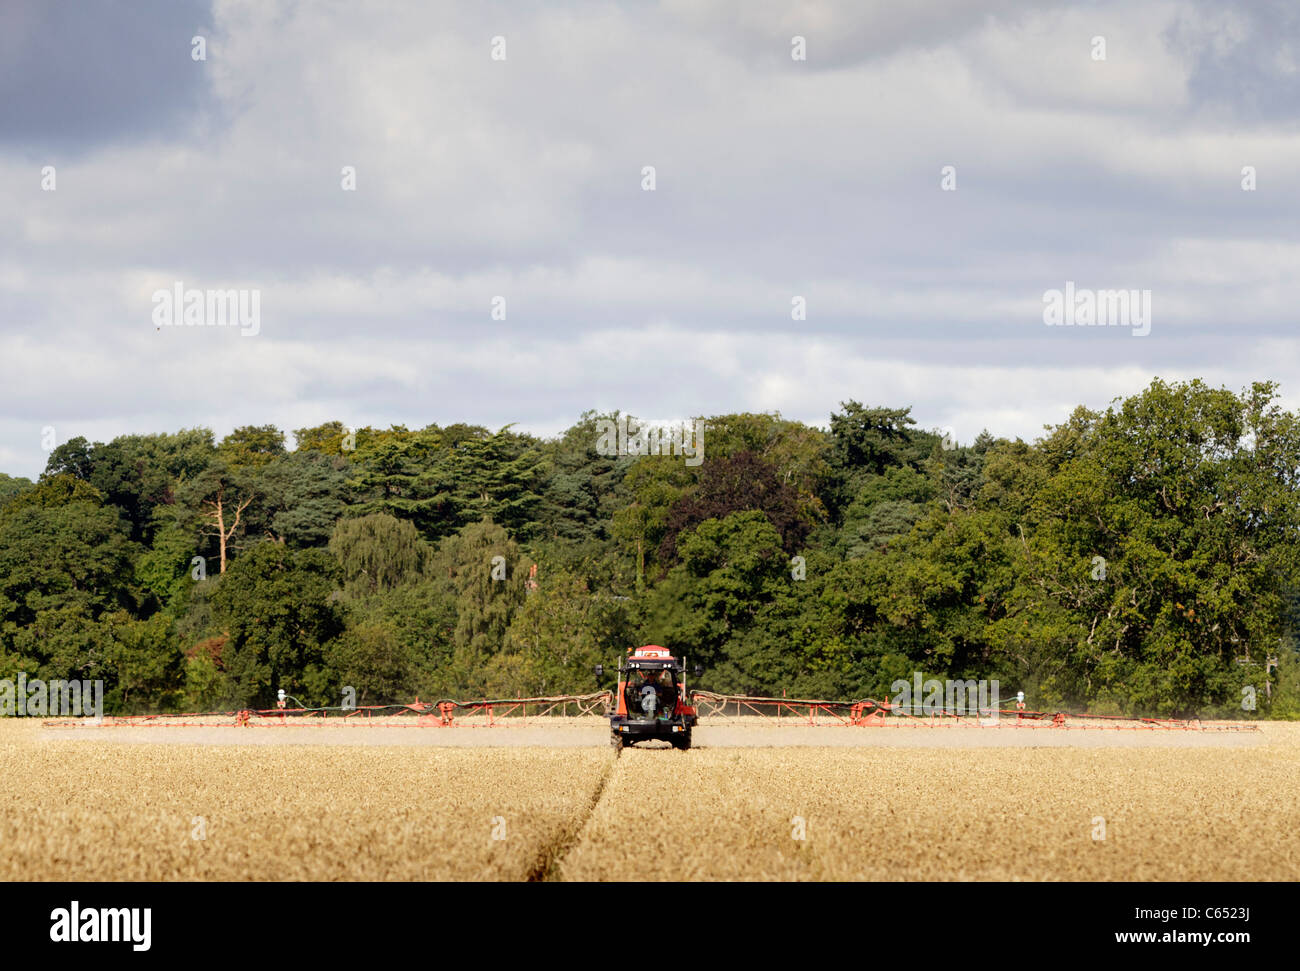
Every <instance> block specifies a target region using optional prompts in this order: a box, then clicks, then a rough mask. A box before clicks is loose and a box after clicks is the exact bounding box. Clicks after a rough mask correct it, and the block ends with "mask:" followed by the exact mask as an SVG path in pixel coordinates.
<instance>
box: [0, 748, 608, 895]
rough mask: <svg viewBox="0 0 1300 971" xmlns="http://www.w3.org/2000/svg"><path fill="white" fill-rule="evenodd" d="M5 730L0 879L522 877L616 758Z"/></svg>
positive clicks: (0, 757) (577, 818)
mask: <svg viewBox="0 0 1300 971" xmlns="http://www.w3.org/2000/svg"><path fill="white" fill-rule="evenodd" d="M12 724H13V723H12V722H9V724H8V725H5V726H4V728H3V729H0V773H3V778H4V779H5V784H6V789H7V793H6V799H5V801H4V803H3V804H2V805H0V846H2V847H3V848H4V850H3V853H2V854H0V879H4V880H522V879H525V878H527V877H529V876H536V875H541V874H542V872H543V871H544V870H545V868H546V866H547V864H548V863H549V862H550V854H552V853H553V852H554V851H555V848H556V847H558V846H560V845H563V843H564V842H565V840H566V839H567V838H568V837H570V836H571V835H572V833H573V832H574V831H576V829H577V827H578V825H579V823H580V822H581V820H582V818H583V817H584V816H585V814H586V813H587V811H588V810H589V809H590V804H591V803H590V800H591V798H592V795H593V793H594V792H595V791H596V789H597V788H598V785H599V781H600V779H601V777H602V776H603V774H604V773H605V772H606V770H607V767H608V765H609V764H610V762H611V761H612V758H613V755H612V753H611V752H609V751H608V750H606V749H574V750H568V751H558V750H546V749H530V748H508V749H507V748H494V749H481V748H480V749H451V748H434V747H420V748H413V747H406V748H392V747H369V746H348V747H335V746H331V747H317V746H293V747H286V746H272V745H261V744H259V745H255V746H203V745H186V744H162V745H136V744H122V743H120V742H113V741H104V742H95V741H62V740H58V741H40V740H38V739H37V738H36V736H35V735H34V734H33V733H32V732H30V731H28V732H23V731H22V729H23V728H24V727H26V726H19V727H18V728H17V729H15V728H12V727H11V726H12ZM106 731H107V730H106ZM172 731H181V730H176V729H173V730H172ZM248 731H254V730H253V729H249V730H248ZM198 836H202V837H203V838H201V839H200V838H196V837H198ZM494 836H496V837H500V838H495V839H494V838H493V837H494Z"/></svg>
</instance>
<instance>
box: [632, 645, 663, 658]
mask: <svg viewBox="0 0 1300 971" xmlns="http://www.w3.org/2000/svg"><path fill="white" fill-rule="evenodd" d="M629 653H630V654H631V656H632V658H633V659H634V660H638V661H639V660H641V659H643V658H646V659H648V658H666V659H667V660H669V661H671V660H673V655H672V652H671V651H669V650H668V648H666V647H660V646H659V645H658V644H647V645H645V647H638V648H637V649H636V650H634V651H630V652H629Z"/></svg>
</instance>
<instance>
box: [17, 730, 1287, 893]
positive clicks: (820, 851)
mask: <svg viewBox="0 0 1300 971" xmlns="http://www.w3.org/2000/svg"><path fill="white" fill-rule="evenodd" d="M103 731H104V734H103V740H100V737H99V736H97V735H96V734H95V732H93V731H92V732H78V733H76V736H75V738H69V737H67V736H66V734H65V735H64V736H62V737H61V736H59V735H58V734H57V733H55V732H52V731H42V730H40V728H39V726H36V725H34V724H31V723H20V722H17V721H16V720H11V719H6V720H4V721H0V771H3V772H4V776H5V779H6V780H7V783H8V791H9V798H8V799H7V800H5V801H4V803H3V804H0V840H3V845H4V847H5V853H4V854H3V856H2V857H0V878H3V879H5V880H529V879H561V880H855V881H859V880H870V881H876V880H1229V881H1257V880H1296V879H1300V726H1297V725H1267V726H1264V731H1263V732H1262V733H1259V734H1254V733H1252V735H1251V736H1249V737H1247V736H1242V737H1241V738H1239V739H1232V738H1229V737H1225V736H1211V735H1198V734H1192V733H1186V734H1184V733H1179V736H1181V737H1179V736H1173V735H1171V734H1170V733H1109V732H1108V733H1100V732H1096V733H1094V732H1079V733H1066V734H1067V735H1070V736H1072V737H1065V738H1063V739H1062V737H1061V736H1059V735H1056V734H1053V735H1050V736H1047V735H1040V736H1039V741H1035V740H1034V738H1033V737H1032V736H1034V735H1035V734H1036V733H1032V732H1028V733H1016V732H1015V731H1011V732H1003V733H998V734H996V735H993V736H990V734H989V733H987V732H986V733H985V734H984V735H983V736H981V737H980V738H979V739H978V740H976V739H971V740H965V739H963V737H962V736H961V735H960V734H957V733H945V732H926V731H925V730H924V729H922V730H919V731H920V732H923V733H924V734H921V735H919V736H917V735H916V734H915V733H913V732H910V731H909V732H907V733H899V732H880V731H875V732H873V731H872V730H870V729H851V730H845V733H843V734H838V735H837V734H827V735H818V734H816V733H818V732H820V731H822V730H821V729H810V730H808V731H805V732H804V733H802V734H801V735H800V734H798V733H797V732H796V734H795V735H791V730H782V731H781V732H768V733H765V732H764V731H763V730H761V729H754V730H753V731H746V730H744V729H740V728H734V727H733V728H732V729H730V734H723V733H718V735H717V738H718V739H720V740H722V741H721V742H720V743H719V744H712V745H710V744H708V742H707V741H706V740H707V739H708V738H709V735H708V733H707V732H706V731H704V729H703V726H701V729H700V730H699V739H700V741H699V743H698V744H697V747H696V748H695V749H693V750H691V751H689V752H675V751H673V750H671V749H666V748H665V749H640V748H638V749H632V750H628V751H625V752H624V753H623V755H622V756H621V757H619V758H615V756H614V753H613V752H612V750H611V749H610V748H609V747H608V746H607V745H605V744H602V743H601V742H602V741H603V731H602V730H601V728H600V723H599V722H595V723H594V724H593V725H587V726H585V727H583V726H573V725H570V726H568V727H567V729H566V728H565V727H557V728H556V729H555V730H554V731H555V732H556V733H557V734H558V735H563V734H564V733H565V731H571V732H585V733H586V734H581V735H572V734H571V735H569V736H567V737H565V738H564V739H563V740H559V741H557V744H556V745H554V746H540V745H537V744H535V741H536V739H537V738H538V733H539V731H540V729H539V728H538V727H537V726H536V725H535V724H534V725H531V726H530V727H529V728H528V730H527V732H526V733H524V734H522V735H520V736H512V734H511V732H512V729H510V728H502V729H490V730H481V729H480V730H476V729H472V728H464V729H456V730H454V731H457V732H461V733H469V734H462V735H459V736H456V738H457V740H456V741H455V742H451V739H452V737H453V736H452V735H451V734H448V733H441V734H440V731H439V730H431V731H427V732H426V731H421V730H414V731H410V732H406V733H399V734H402V735H403V738H404V740H405V743H404V744H400V745H388V744H383V745H370V744H364V743H363V742H364V732H362V733H358V732H352V733H349V738H348V741H349V744H334V743H333V742H330V743H329V744H285V742H287V741H288V740H289V739H290V738H293V739H294V740H295V741H298V742H303V741H311V736H310V735H303V734H298V735H293V736H290V735H288V734H285V735H281V736H277V735H276V734H274V732H272V731H261V732H259V731H258V730H251V729H239V730H232V732H233V734H232V735H230V736H228V737H223V741H221V742H220V743H217V744H212V743H210V742H203V743H198V742H195V741H193V740H191V741H188V742H187V741H184V740H185V738H186V735H185V733H186V732H187V731H188V730H186V729H170V730H168V735H167V737H166V739H165V740H161V741H155V740H150V741H140V740H133V741H132V742H129V743H128V742H124V741H122V740H121V739H122V738H123V737H126V736H115V735H114V734H113V732H112V731H111V730H103ZM295 731H298V732H300V733H310V732H312V731H313V730H312V729H301V730H295ZM450 731H452V730H448V732H450ZM827 731H831V732H833V731H834V730H827ZM178 732H179V733H180V734H176V733H178ZM249 732H252V734H251V735H250V734H248V733H249ZM241 733H242V734H241ZM542 734H543V735H544V734H545V733H544V732H543V733H542ZM87 736H89V737H87ZM1139 736H1144V737H1139ZM229 738H234V739H248V740H249V741H250V742H255V744H232V743H230V741H229ZM822 738H825V739H827V740H830V739H835V742H834V743H833V744H824V745H822V744H815V743H816V742H817V741H818V740H819V739H822ZM1048 738H1050V739H1051V740H1052V742H1053V744H1045V743H1044V742H1043V740H1045V739H1048ZM592 739H595V740H596V743H595V744H587V743H588V742H589V741H590V740H592ZM738 739H739V740H740V741H737V740H738ZM792 739H796V740H794V741H792ZM282 740H283V741H282ZM516 741H518V742H520V743H522V744H515V742H516ZM579 743H581V744H579Z"/></svg>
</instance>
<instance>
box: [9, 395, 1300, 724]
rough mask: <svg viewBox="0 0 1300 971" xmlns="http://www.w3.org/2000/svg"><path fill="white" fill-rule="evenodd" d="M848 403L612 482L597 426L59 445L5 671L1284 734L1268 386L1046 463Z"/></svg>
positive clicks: (127, 705)
mask: <svg viewBox="0 0 1300 971" xmlns="http://www.w3.org/2000/svg"><path fill="white" fill-rule="evenodd" d="M840 407H841V409H842V410H840V411H838V412H837V413H835V414H832V415H831V416H830V421H829V427H827V428H824V429H823V428H817V427H810V426H808V425H804V424H802V423H799V422H795V421H788V420H785V419H782V418H781V417H780V416H779V415H766V414H732V415H722V416H717V417H712V418H707V419H705V420H704V421H703V422H702V424H703V461H700V462H688V461H685V460H684V459H683V457H682V456H681V455H672V454H648V455H637V454H628V455H624V454H609V452H610V449H608V448H598V443H599V442H600V440H601V436H602V428H606V427H608V424H607V421H606V422H604V423H602V419H610V418H614V417H617V416H607V415H597V414H595V413H588V414H586V415H583V416H582V418H581V420H579V421H578V422H577V423H576V424H575V425H574V426H573V427H571V428H569V429H568V430H567V431H566V432H564V433H563V434H562V435H560V436H558V437H556V438H553V439H541V438H537V437H534V436H531V435H527V434H522V433H519V432H517V431H514V430H512V428H511V427H509V426H508V427H506V428H503V429H501V430H499V431H496V432H492V431H490V430H488V429H485V428H481V427H475V426H468V425H449V426H444V427H440V426H438V425H429V426H428V427H425V428H422V429H420V430H410V429H408V428H405V427H400V426H399V427H392V428H388V429H375V428H359V429H356V430H350V429H348V428H347V427H345V426H344V425H343V424H342V423H340V422H331V423H328V424H325V425H321V426H319V427H315V428H303V429H298V430H296V431H293V433H292V439H293V442H292V445H293V447H292V449H290V447H289V444H288V442H287V438H286V435H285V433H284V432H282V431H280V430H278V429H277V428H275V427H273V426H261V427H244V428H239V429H236V430H235V431H234V432H233V433H231V434H230V435H228V436H226V437H225V438H223V439H222V440H220V441H217V440H216V439H215V437H214V435H213V433H212V432H211V431H209V430H207V429H203V428H197V429H186V430H181V431H178V432H175V433H163V434H149V435H126V436H122V437H119V438H116V439H114V440H113V441H111V442H108V443H98V442H96V443H91V442H88V441H87V440H86V439H84V438H74V439H72V440H70V441H67V442H65V443H64V444H62V445H59V446H58V447H57V448H55V449H54V450H53V451H52V452H51V454H50V456H49V461H48V464H47V466H46V469H45V472H44V473H43V474H42V475H41V477H40V479H39V480H38V481H37V482H35V483H33V482H30V481H28V480H26V479H21V478H14V477H10V476H7V475H0V677H5V678H12V677H16V676H17V674H18V672H20V671H25V672H27V674H28V676H29V677H41V678H44V679H51V678H79V679H86V678H90V679H95V678H100V679H103V680H104V683H105V704H106V710H108V711H110V712H112V711H118V712H121V711H149V710H189V711H194V710H218V709H219V710H226V709H230V708H233V707H244V706H250V705H256V706H262V707H265V706H270V705H271V704H272V702H273V699H274V697H275V694H276V691H277V689H280V688H283V689H285V690H286V691H288V692H289V693H290V694H291V695H292V696H294V697H295V698H298V699H301V700H302V701H303V702H305V703H307V704H330V705H337V704H339V703H340V701H341V699H342V697H343V694H342V692H343V689H344V687H345V686H351V687H352V688H354V689H355V692H356V701H357V703H359V704H375V703H382V702H388V701H409V700H411V699H413V698H414V697H415V696H416V695H417V694H418V695H419V696H420V697H421V698H425V699H433V698H439V697H454V698H472V697H515V696H518V695H521V694H522V695H524V696H536V695H549V694H556V693H570V692H587V691H594V690H596V689H597V688H598V687H601V686H603V685H598V682H597V679H596V677H595V675H594V673H593V671H592V668H593V666H594V665H595V664H597V663H599V662H604V663H606V664H608V663H609V662H610V661H611V659H613V658H614V656H615V655H616V654H617V653H620V652H623V651H625V650H626V649H627V648H628V647H629V646H632V645H636V644H642V643H657V644H663V645H665V646H668V647H670V648H674V649H675V650H676V651H680V652H682V653H684V654H685V655H686V656H687V657H688V659H689V661H690V663H692V664H694V663H696V662H698V663H700V664H703V665H704V667H705V674H704V676H703V678H701V679H700V680H699V682H698V684H699V686H701V687H705V688H709V689H711V690H715V691H723V692H744V693H752V694H769V695H770V694H776V695H780V694H781V693H782V691H785V692H788V694H789V695H790V696H791V697H824V698H833V699H850V698H862V697H877V698H879V697H882V696H884V695H885V694H887V693H888V692H889V686H890V684H891V683H892V682H894V681H895V680H897V679H900V678H901V679H908V680H910V679H911V678H912V677H913V674H914V672H917V671H919V672H922V673H923V675H924V676H925V677H927V678H929V677H938V678H944V677H953V678H963V679H964V678H976V679H979V678H997V679H999V680H1000V681H1001V684H1002V691H1003V697H1004V698H1005V697H1007V695H1008V694H1009V693H1012V692H1014V691H1016V690H1024V691H1025V692H1026V693H1027V695H1028V698H1029V701H1030V702H1031V707H1034V706H1039V707H1050V706H1067V705H1073V706H1086V707H1087V708H1088V709H1089V710H1093V711H1099V712H1116V713H1119V712H1123V713H1144V714H1158V713H1159V714H1189V713H1199V714H1202V715H1211V714H1235V715H1237V716H1243V717H1258V716H1265V717H1269V716H1271V717H1297V716H1300V688H1298V687H1297V683H1298V682H1300V661H1298V660H1297V651H1296V643H1297V641H1296V632H1295V630H1294V629H1293V626H1294V625H1293V617H1294V616H1295V614H1296V610H1295V608H1294V604H1295V601H1296V598H1295V596H1294V595H1293V591H1294V590H1296V589H1297V580H1300V543H1297V536H1300V532H1298V530H1300V491H1298V490H1297V475H1298V474H1300V420H1298V419H1297V416H1296V415H1295V414H1293V413H1290V412H1287V411H1284V410H1282V409H1281V408H1280V406H1279V405H1278V404H1277V388H1276V387H1275V386H1274V385H1273V384H1269V383H1259V384H1256V385H1254V386H1252V387H1251V388H1249V389H1246V390H1244V391H1243V392H1242V393H1241V394H1234V393H1232V392H1230V391H1227V390H1223V389H1215V388H1212V387H1209V386H1207V385H1205V384H1203V383H1202V382H1199V381H1192V382H1189V383H1185V384H1166V383H1164V382H1161V381H1156V382H1154V383H1152V384H1151V385H1150V387H1148V388H1147V389H1146V390H1145V391H1143V392H1142V393H1141V394H1139V395H1136V396H1134V397H1131V398H1128V399H1124V400H1117V401H1116V402H1114V403H1113V404H1112V405H1111V406H1110V407H1109V408H1108V409H1107V410H1106V411H1104V412H1096V411H1090V410H1088V409H1085V408H1082V407H1080V408H1078V409H1076V410H1075V412H1074V413H1073V414H1072V415H1071V416H1070V418H1069V420H1068V421H1066V422H1065V423H1064V424H1061V425H1056V426H1051V427H1046V428H1045V430H1044V434H1043V436H1042V437H1041V438H1039V439H1037V440H1036V441H1034V442H1033V443H1025V442H1023V441H1021V440H1018V439H1017V440H1014V441H1009V440H1005V439H1000V438H994V437H992V436H991V435H989V434H988V433H984V434H981V435H980V436H979V437H978V438H976V439H975V441H973V442H971V443H969V444H959V443H956V442H954V441H953V440H952V439H950V438H946V437H944V436H942V435H941V434H940V433H938V432H936V431H927V430H924V429H922V428H919V427H918V426H917V423H916V421H915V420H914V419H913V417H912V416H911V414H910V409H908V408H885V407H864V406H863V405H862V404H860V403H858V402H856V401H849V402H845V403H842V404H841V406H840ZM633 427H635V425H633ZM652 451H653V450H652ZM1246 688H1253V689H1254V694H1255V697H1256V699H1257V702H1256V705H1255V707H1254V708H1253V709H1252V708H1251V706H1250V705H1249V704H1248V703H1247V704H1246V705H1245V706H1243V697H1249V696H1250V694H1251V692H1250V691H1246V692H1245V693H1244V694H1243V689H1246ZM1243 707H1244V710H1243Z"/></svg>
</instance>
